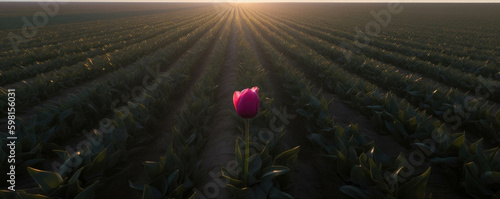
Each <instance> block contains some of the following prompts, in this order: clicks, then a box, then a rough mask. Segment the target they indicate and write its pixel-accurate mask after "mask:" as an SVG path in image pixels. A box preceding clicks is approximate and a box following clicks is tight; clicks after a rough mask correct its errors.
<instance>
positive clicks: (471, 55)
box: [259, 12, 495, 76]
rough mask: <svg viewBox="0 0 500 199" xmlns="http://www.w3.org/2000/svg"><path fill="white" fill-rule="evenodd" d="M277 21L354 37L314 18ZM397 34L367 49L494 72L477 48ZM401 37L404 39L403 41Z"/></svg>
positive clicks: (372, 40)
mask: <svg viewBox="0 0 500 199" xmlns="http://www.w3.org/2000/svg"><path fill="white" fill-rule="evenodd" d="M259 13H261V14H263V15H266V16H271V15H269V14H266V13H262V12H259ZM280 19H283V20H287V21H290V20H288V19H296V20H292V21H293V22H294V25H296V26H298V27H300V26H302V27H307V28H310V29H313V30H314V31H318V32H322V33H323V34H326V35H330V36H339V37H342V38H347V39H350V40H354V39H355V35H354V34H353V32H352V31H345V30H343V29H342V28H339V27H329V28H328V29H326V30H327V31H325V28H324V25H322V24H323V23H324V22H323V21H319V20H318V19H316V18H312V17H311V18H304V17H301V18H291V17H290V16H288V15H286V16H282V17H280ZM407 29H411V30H412V31H415V27H407ZM397 30H402V31H406V29H405V28H397ZM398 34H401V35H398ZM398 34H392V33H391V34H388V33H384V34H383V35H382V36H380V37H370V45H374V46H378V47H379V48H383V49H386V50H390V51H394V52H400V53H404V54H405V55H407V56H415V57H417V58H419V59H422V60H426V61H431V62H433V63H435V64H443V65H445V66H448V65H451V66H452V67H458V68H464V69H465V68H466V69H467V70H466V71H476V72H478V73H479V74H483V76H485V75H484V74H487V73H486V72H482V71H483V70H484V71H491V70H495V69H494V68H492V67H491V66H489V65H488V62H491V61H493V60H494V59H495V57H494V54H493V52H492V51H491V50H488V51H482V50H478V49H476V48H470V47H464V46H450V47H445V46H442V45H435V44H434V45H433V44H425V43H422V42H416V41H412V40H409V39H408V38H407V37H408V36H407V35H406V34H402V33H398ZM403 36H404V37H406V38H403ZM446 36H447V37H448V36H449V35H448V34H447V35H446ZM318 37H319V36H318ZM319 38H321V37H319ZM361 41H363V40H362V38H360V42H361ZM402 49H403V50H402ZM486 61H488V62H486ZM490 74H491V73H490ZM486 76H488V75H486Z"/></svg>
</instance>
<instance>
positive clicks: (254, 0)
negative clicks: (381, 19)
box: [0, 0, 500, 3]
mask: <svg viewBox="0 0 500 199" xmlns="http://www.w3.org/2000/svg"><path fill="white" fill-rule="evenodd" d="M10 2H12V3H36V2H62V3H500V0H483V1H470V0H380V1H379V0H375V1H369V0H352V1H349V0H322V1H321V0H315V1H304V0H296V1H293V0H292V1H291V0H245V1H238V0H188V1H179V0H148V1H140V0H104V1H101V0H73V1H70V0H64V1H58V0H56V1H47V0H45V1H44V0H28V1H23V0H0V3H10Z"/></svg>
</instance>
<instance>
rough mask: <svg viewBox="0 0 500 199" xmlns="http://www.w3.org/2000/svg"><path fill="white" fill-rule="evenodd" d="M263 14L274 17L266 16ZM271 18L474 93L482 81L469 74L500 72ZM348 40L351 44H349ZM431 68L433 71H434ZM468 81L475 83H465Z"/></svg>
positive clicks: (476, 63)
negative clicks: (473, 89)
mask: <svg viewBox="0 0 500 199" xmlns="http://www.w3.org/2000/svg"><path fill="white" fill-rule="evenodd" d="M259 13H260V12H259ZM262 15H265V16H268V17H271V16H269V15H266V14H262ZM271 18H275V19H276V20H279V21H280V22H281V23H284V24H286V25H288V26H290V27H293V28H294V29H297V30H300V31H302V32H304V33H307V34H309V35H311V36H314V37H317V38H318V39H322V40H325V41H328V42H330V43H332V44H334V45H336V46H339V47H342V48H347V49H348V50H351V51H353V52H354V53H362V54H365V55H367V56H370V57H372V58H374V59H377V60H379V61H383V62H387V63H391V64H395V65H397V66H400V67H404V68H407V69H409V70H415V71H416V72H420V73H422V74H426V75H429V76H430V77H432V78H434V79H436V80H439V81H444V82H445V83H448V84H451V85H463V86H459V87H460V88H462V89H468V90H470V89H471V88H475V87H474V86H477V83H478V82H479V80H478V79H480V78H478V77H474V76H472V75H470V74H469V73H472V74H479V75H482V76H483V77H486V78H488V77H494V75H495V74H496V73H498V72H499V71H500V70H499V69H498V68H497V67H495V65H492V64H491V63H489V62H491V61H493V60H490V61H489V62H484V61H483V62H479V61H473V60H470V59H467V58H463V57H453V55H441V53H437V52H434V51H429V50H428V49H424V50H422V49H416V48H414V47H413V46H405V45H402V43H399V42H398V43H395V42H389V41H386V40H384V39H382V38H377V37H371V38H370V40H369V45H365V44H361V43H359V42H361V41H358V42H355V36H354V35H351V34H349V33H347V32H338V31H337V32H334V33H333V34H332V33H331V32H325V31H324V30H319V29H317V28H313V27H312V25H311V24H310V23H309V24H308V25H303V24H301V23H299V22H297V21H291V20H289V19H286V18H283V17H282V18H277V17H271ZM336 35H339V36H336ZM346 38H347V39H349V40H350V41H346ZM363 42H365V41H363ZM347 59H349V58H347ZM419 59H420V60H419ZM488 63H489V64H488ZM439 64H442V65H439ZM430 68H432V69H433V70H430ZM441 76H444V77H441ZM456 78H460V79H456ZM464 79H465V80H469V79H472V80H470V81H467V82H466V83H461V82H462V80H464ZM469 85H470V86H469Z"/></svg>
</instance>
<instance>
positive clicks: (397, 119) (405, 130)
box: [249, 16, 500, 198]
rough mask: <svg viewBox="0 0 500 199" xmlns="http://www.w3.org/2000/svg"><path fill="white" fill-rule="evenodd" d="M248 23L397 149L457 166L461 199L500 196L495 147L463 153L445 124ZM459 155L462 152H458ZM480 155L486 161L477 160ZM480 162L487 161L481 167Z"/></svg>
mask: <svg viewBox="0 0 500 199" xmlns="http://www.w3.org/2000/svg"><path fill="white" fill-rule="evenodd" d="M249 18H250V19H251V20H253V22H254V23H256V24H259V25H258V26H259V27H260V28H259V30H260V31H262V32H265V34H266V35H267V39H268V41H269V42H271V43H273V45H275V46H279V47H280V49H281V50H283V51H282V52H285V54H286V55H288V56H290V57H293V58H294V59H297V60H298V61H299V62H300V63H301V64H303V65H305V66H307V70H309V71H311V72H312V73H313V74H314V76H315V77H317V78H319V82H322V85H321V87H322V88H323V89H326V90H327V91H329V92H332V93H335V94H337V95H338V96H340V97H341V98H343V99H345V100H347V101H348V102H349V103H350V104H351V105H352V106H353V107H355V108H356V109H358V110H360V111H361V112H362V113H363V114H365V115H366V116H367V117H370V118H372V119H373V120H374V121H375V122H376V125H377V126H379V127H381V128H384V129H385V130H387V131H388V132H389V133H391V135H392V136H393V137H394V138H395V139H396V140H397V141H398V142H399V143H400V144H402V145H403V146H405V145H411V146H412V147H413V148H414V149H416V150H425V151H426V152H429V155H427V159H429V158H432V157H439V159H435V158H432V159H431V161H432V162H433V163H435V164H438V163H443V164H446V160H448V161H449V160H454V161H455V162H454V163H456V164H457V165H458V166H457V167H454V168H453V169H455V170H453V171H454V172H453V173H452V174H451V175H452V176H454V177H455V179H457V180H456V181H454V182H450V183H455V185H457V186H461V187H464V188H465V191H466V193H467V194H469V195H470V196H473V197H476V198H484V196H488V197H492V196H493V195H497V196H498V194H500V192H498V190H495V185H497V182H498V180H499V179H500V178H498V177H500V176H498V175H497V173H498V171H499V169H500V168H499V167H498V165H499V164H498V159H495V158H498V157H496V156H497V155H498V152H499V149H498V147H497V148H492V149H487V150H485V149H484V148H477V147H476V146H477V144H471V145H469V146H468V147H465V146H467V145H466V143H465V140H464V139H465V137H464V134H463V133H455V134H453V133H451V131H450V130H448V129H447V127H446V125H445V124H441V123H440V122H438V121H432V120H431V119H430V118H429V117H428V116H427V115H426V114H425V113H422V112H420V111H418V110H415V109H413V108H412V107H411V106H410V105H409V104H408V103H407V102H406V101H405V100H401V101H399V102H398V100H397V99H396V97H395V96H394V95H393V94H391V93H386V94H385V95H381V94H380V92H379V89H378V88H377V87H376V86H374V85H373V84H370V83H367V82H364V81H363V80H362V79H359V78H357V77H355V76H353V75H351V74H349V73H347V72H346V71H345V70H343V69H342V68H340V67H339V66H337V65H336V64H333V63H331V62H330V61H329V60H327V59H326V58H324V57H322V56H321V55H318V54H317V53H315V52H314V51H313V50H312V49H310V48H308V47H307V46H305V45H303V44H300V43H293V44H292V43H289V41H290V40H286V39H284V38H282V37H280V36H278V35H276V34H275V33H273V32H271V31H270V30H269V29H267V27H266V26H264V25H263V24H261V23H260V22H259V21H258V20H256V19H255V18H253V17H252V16H250V17H249ZM264 37H265V36H264ZM320 140H322V139H320ZM481 142H482V141H481ZM456 146H462V148H464V149H468V148H471V149H474V150H477V151H474V150H469V151H468V152H469V153H466V154H470V156H468V157H467V158H465V157H466V156H464V155H460V152H459V151H458V150H455V149H456V148H457V147H456ZM451 152H454V153H451ZM462 153H465V152H464V151H462ZM486 154H487V155H486ZM483 155H484V157H486V158H484V159H483V158H482V157H483ZM429 156H430V157H429ZM485 159H486V160H487V161H484V160H485ZM467 165H489V166H484V167H481V169H478V168H477V166H470V167H471V168H472V169H469V166H467ZM474 169H476V170H474ZM468 170H473V171H471V172H469V171H468ZM359 198H363V197H359Z"/></svg>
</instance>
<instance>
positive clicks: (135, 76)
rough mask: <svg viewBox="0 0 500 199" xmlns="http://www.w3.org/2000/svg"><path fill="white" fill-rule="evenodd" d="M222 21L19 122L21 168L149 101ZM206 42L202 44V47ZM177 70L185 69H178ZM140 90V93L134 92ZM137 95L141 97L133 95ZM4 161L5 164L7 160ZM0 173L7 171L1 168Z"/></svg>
mask: <svg viewBox="0 0 500 199" xmlns="http://www.w3.org/2000/svg"><path fill="white" fill-rule="evenodd" d="M224 15H227V13H225V12H223V13H220V14H219V15H218V16H221V17H222V16H224ZM219 20H220V19H219V17H214V18H212V19H211V20H210V21H209V22H207V23H206V24H204V25H202V26H200V27H199V29H197V30H196V31H195V32H193V34H191V35H186V36H184V37H181V38H179V39H178V41H177V42H175V43H173V44H170V45H168V46H166V47H165V48H163V49H161V50H159V51H157V52H156V53H154V54H152V55H151V56H146V57H143V58H142V59H141V60H139V61H138V62H136V63H135V64H134V65H132V66H131V67H128V68H123V69H120V70H118V71H117V72H116V73H112V74H111V75H110V76H109V78H108V79H107V81H106V82H96V83H94V84H92V85H91V86H89V87H87V88H85V89H83V90H82V91H81V92H80V93H79V94H78V95H71V96H69V97H68V98H66V99H65V100H64V101H60V102H59V103H58V104H57V105H47V106H44V107H39V108H38V109H37V112H36V115H35V116H34V118H33V119H32V120H31V121H30V123H29V124H25V125H24V124H22V121H19V122H18V123H20V126H19V127H17V128H16V129H17V133H18V138H19V139H18V140H19V142H18V145H17V147H16V148H17V149H18V151H17V154H18V155H19V157H22V159H23V160H27V161H25V164H28V165H23V164H20V165H22V166H19V168H24V167H26V166H29V165H30V164H34V163H36V162H33V161H29V160H30V159H36V157H39V156H37V154H40V153H42V152H44V151H45V152H49V153H50V151H51V150H52V149H53V148H55V147H57V145H54V144H52V143H66V142H67V141H68V139H69V138H72V137H75V134H78V133H79V132H82V131H84V129H85V128H86V127H88V126H96V125H98V124H99V122H100V121H98V119H99V118H103V116H105V115H107V114H109V113H110V112H112V110H114V109H115V108H117V107H121V106H125V105H127V103H126V102H127V101H129V100H131V99H141V98H146V99H150V97H149V96H148V95H144V92H145V91H144V90H146V89H149V88H154V85H155V84H157V83H158V82H156V81H157V80H155V79H157V78H159V76H158V74H160V73H162V72H163V71H166V70H167V69H169V68H171V66H169V65H171V64H172V63H173V61H174V60H176V58H177V57H179V56H180V55H182V53H183V52H186V51H187V50H188V49H189V48H190V46H192V45H193V44H194V43H196V42H197V41H198V40H200V38H201V37H202V35H203V34H204V33H205V32H206V31H207V30H208V29H209V28H210V27H211V26H212V25H214V24H215V23H216V22H217V21H219ZM207 42H208V41H205V42H203V45H205V44H207ZM200 45H201V44H198V46H200ZM203 45H202V46H201V47H198V48H197V49H195V50H192V51H196V52H198V53H199V52H203V51H201V50H202V49H203V48H202V47H203ZM167 66H168V68H167ZM175 67H183V66H182V65H181V66H178V65H176V66H175ZM170 70H171V69H170ZM165 81H166V80H165ZM138 85H142V87H141V86H138ZM137 88H139V89H140V90H136V91H134V92H132V91H133V90H134V89H137ZM141 88H142V89H141ZM134 93H138V94H136V95H134ZM150 100H151V99H150ZM158 111H161V109H159V110H158ZM87 118H88V119H87ZM90 118H92V119H90ZM146 118H147V117H146ZM5 138H6V137H5ZM1 158H2V159H3V160H6V159H5V158H6V157H1ZM0 169H7V168H5V167H0ZM21 171H22V170H21Z"/></svg>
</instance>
